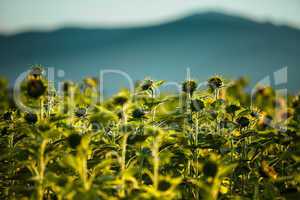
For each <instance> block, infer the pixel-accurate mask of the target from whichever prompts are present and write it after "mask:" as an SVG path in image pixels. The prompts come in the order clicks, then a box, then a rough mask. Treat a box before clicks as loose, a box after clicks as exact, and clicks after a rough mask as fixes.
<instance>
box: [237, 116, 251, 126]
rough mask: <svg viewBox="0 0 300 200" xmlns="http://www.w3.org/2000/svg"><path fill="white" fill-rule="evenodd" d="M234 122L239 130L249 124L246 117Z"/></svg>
mask: <svg viewBox="0 0 300 200" xmlns="http://www.w3.org/2000/svg"><path fill="white" fill-rule="evenodd" d="M236 122H237V123H238V125H239V126H240V127H241V128H245V127H247V126H248V125H249V124H250V121H249V119H248V118H247V117H239V118H238V119H237V120H236Z"/></svg>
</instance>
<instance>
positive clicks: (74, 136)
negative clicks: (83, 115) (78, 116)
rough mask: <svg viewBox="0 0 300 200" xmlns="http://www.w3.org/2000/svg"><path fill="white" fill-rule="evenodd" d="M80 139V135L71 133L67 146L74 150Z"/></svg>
mask: <svg viewBox="0 0 300 200" xmlns="http://www.w3.org/2000/svg"><path fill="white" fill-rule="evenodd" d="M81 139H82V137H81V135H79V134H77V133H72V134H71V135H69V137H68V144H69V145H70V147H71V148H72V149H76V147H77V146H79V145H80V143H81Z"/></svg>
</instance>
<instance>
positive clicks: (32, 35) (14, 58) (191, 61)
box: [0, 12, 300, 91]
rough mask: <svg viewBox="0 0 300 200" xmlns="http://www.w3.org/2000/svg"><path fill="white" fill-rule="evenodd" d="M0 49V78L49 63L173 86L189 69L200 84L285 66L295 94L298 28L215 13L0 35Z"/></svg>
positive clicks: (77, 73) (73, 75) (299, 66)
mask: <svg viewBox="0 0 300 200" xmlns="http://www.w3.org/2000/svg"><path fill="white" fill-rule="evenodd" d="M0 52H1V54H0V66H1V67H0V74H1V75H5V76H8V77H9V78H10V79H11V80H14V79H15V78H16V75H17V74H19V73H21V72H22V71H24V70H26V69H27V68H28V66H29V65H31V64H43V65H45V66H49V67H50V66H55V67H56V68H59V69H63V70H65V72H66V78H69V79H75V80H78V79H80V78H81V77H83V76H85V75H93V76H97V75H98V71H99V69H112V68H113V69H120V70H124V71H125V72H127V73H128V74H129V75H130V76H132V77H133V78H134V79H136V80H137V79H142V78H144V76H151V77H153V78H155V79H167V80H173V81H178V80H183V79H184V78H185V74H186V71H185V69H186V68H187V67H189V68H190V70H191V74H192V77H193V78H196V79H198V80H199V81H204V80H205V79H206V78H207V77H209V76H211V75H214V74H221V75H224V76H226V77H229V78H230V77H237V76H241V75H246V76H249V77H251V79H252V81H258V80H260V79H261V78H263V77H265V76H267V75H272V73H273V72H274V71H276V70H277V69H280V68H281V67H284V66H288V67H289V68H288V70H289V71H288V89H289V90H290V91H295V90H298V89H300V79H299V78H298V76H299V74H300V55H299V54H300V30H297V29H293V28H290V27H287V26H276V25H273V24H270V23H258V22H254V21H250V20H248V19H244V18H240V17H235V16H229V15H225V14H220V13H213V12H209V13H202V14H196V15H191V16H188V17H185V18H183V19H180V20H177V21H173V22H169V23H165V24H161V25H156V26H150V27H139V28H120V29H118V28H114V29H101V28H95V29H81V28H64V29H60V30H56V31H53V32H26V33H20V34H17V35H13V36H0ZM110 83H111V84H114V85H118V86H120V85H122V84H123V82H122V81H115V79H114V78H112V79H111V81H110ZM112 87H113V86H112ZM280 87H281V88H282V87H285V86H284V85H282V86H280Z"/></svg>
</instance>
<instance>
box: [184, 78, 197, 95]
mask: <svg viewBox="0 0 300 200" xmlns="http://www.w3.org/2000/svg"><path fill="white" fill-rule="evenodd" d="M197 87H198V85H197V83H196V81H194V80H187V81H185V82H183V84H182V91H183V92H185V93H188V94H190V95H192V94H193V93H194V92H195V91H196V89H197Z"/></svg>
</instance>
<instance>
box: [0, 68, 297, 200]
mask: <svg viewBox="0 0 300 200" xmlns="http://www.w3.org/2000/svg"><path fill="white" fill-rule="evenodd" d="M207 83H208V87H207V88H202V89H199V88H198V87H197V82H196V81H193V80H189V81H185V82H184V83H183V84H182V92H181V93H180V94H163V95H160V96H157V95H155V90H156V89H157V88H159V87H160V86H161V85H162V84H164V81H155V80H149V79H148V80H144V81H143V82H141V83H140V84H138V85H137V86H136V90H135V93H134V94H131V93H130V92H129V91H128V90H126V89H124V90H121V91H120V92H119V93H118V94H116V95H114V96H113V97H111V98H109V99H107V100H105V101H104V102H101V103H100V102H99V101H98V99H99V94H98V93H97V92H96V91H97V88H98V87H99V85H98V82H97V80H95V79H93V78H86V79H85V80H84V81H83V82H82V83H78V84H76V83H72V82H65V83H64V84H63V85H62V87H61V89H62V91H61V92H60V93H59V92H57V91H55V90H54V88H52V87H51V86H50V84H48V81H47V80H45V77H43V74H42V72H41V70H38V69H33V70H32V72H31V73H30V74H29V75H28V77H27V78H26V79H25V80H24V81H23V83H22V86H21V94H20V97H19V98H20V101H21V102H23V103H24V104H25V105H27V106H30V107H31V108H35V112H33V111H32V112H27V111H24V110H22V109H19V108H17V106H16V105H15V104H14V103H13V101H12V100H11V97H10V95H9V90H8V88H7V83H6V81H5V80H4V79H1V81H0V98H1V101H0V109H1V121H0V129H1V137H0V145H1V148H0V151H1V153H0V162H1V164H0V188H1V190H0V199H39V200H41V199H79V200H81V199H112V200H113V199H160V200H162V199H168V200H169V199H211V200H213V199H276V198H277V199H299V198H300V194H299V190H300V173H299V171H300V162H299V161H300V133H299V130H300V123H299V122H300V98H299V97H298V96H288V98H287V99H285V98H283V97H278V96H276V95H275V92H274V91H273V90H272V88H270V87H261V88H259V89H257V91H256V93H255V95H254V96H253V98H252V100H251V97H250V95H249V94H248V93H246V92H245V91H244V89H245V87H246V85H247V81H246V80H245V79H243V78H241V79H238V80H236V81H231V82H230V84H229V82H228V81H226V80H223V79H222V77H212V78H210V79H208V81H207ZM95 99H96V100H97V101H96V103H95Z"/></svg>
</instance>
